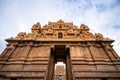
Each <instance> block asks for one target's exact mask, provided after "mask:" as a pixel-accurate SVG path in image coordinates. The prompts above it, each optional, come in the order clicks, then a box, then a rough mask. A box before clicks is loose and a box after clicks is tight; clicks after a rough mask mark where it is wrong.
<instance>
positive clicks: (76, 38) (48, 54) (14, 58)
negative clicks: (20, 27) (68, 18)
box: [0, 20, 120, 80]
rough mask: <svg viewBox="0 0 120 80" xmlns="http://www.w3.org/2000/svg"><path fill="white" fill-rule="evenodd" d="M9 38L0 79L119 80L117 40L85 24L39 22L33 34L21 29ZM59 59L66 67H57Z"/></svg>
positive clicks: (119, 63)
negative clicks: (91, 30) (42, 23)
mask: <svg viewBox="0 0 120 80" xmlns="http://www.w3.org/2000/svg"><path fill="white" fill-rule="evenodd" d="M6 41H7V42H8V44H7V47H6V48H5V50H4V51H3V52H2V54H1V55H0V80H120V57H119V56H118V55H117V53H116V52H115V51H114V49H113V47H112V45H111V43H112V42H114V40H111V39H109V38H104V37H103V35H102V34H100V33H95V34H93V33H91V32H89V27H88V26H86V25H84V24H81V26H80V28H78V26H75V25H74V24H73V23H72V22H64V21H62V20H59V21H57V22H48V24H47V25H45V26H43V27H41V25H40V23H36V24H34V25H33V26H32V28H31V33H26V32H20V33H19V34H18V35H17V36H16V37H12V38H9V39H6ZM57 62H63V63H64V64H65V66H59V67H57V68H56V69H55V64H56V63H57ZM64 67H65V69H64ZM55 70H56V71H55ZM57 71H59V72H57ZM62 75H63V76H62Z"/></svg>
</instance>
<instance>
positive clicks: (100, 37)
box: [95, 33, 103, 39]
mask: <svg viewBox="0 0 120 80" xmlns="http://www.w3.org/2000/svg"><path fill="white" fill-rule="evenodd" d="M95 38H96V39H103V35H102V34H100V33H95Z"/></svg>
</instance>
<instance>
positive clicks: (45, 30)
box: [16, 20, 110, 40]
mask: <svg viewBox="0 0 120 80" xmlns="http://www.w3.org/2000/svg"><path fill="white" fill-rule="evenodd" d="M58 33H62V39H80V40H81V39H83V40H84V39H85V40H90V39H92V40H102V39H103V40H110V39H109V38H104V37H103V35H102V34H100V33H95V34H93V33H91V32H89V27H88V26H87V25H84V24H81V26H80V28H78V27H77V26H75V25H73V23H72V22H69V23H68V22H64V21H62V20H59V21H57V22H49V23H48V25H44V26H43V27H42V28H41V25H40V23H36V24H34V25H33V26H32V28H31V33H28V34H26V33H25V32H20V33H19V34H18V35H17V37H16V38H17V39H41V38H43V39H44V38H46V39H47V38H49V39H50V38H51V39H58Z"/></svg>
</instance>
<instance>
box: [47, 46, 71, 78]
mask: <svg viewBox="0 0 120 80" xmlns="http://www.w3.org/2000/svg"><path fill="white" fill-rule="evenodd" d="M59 61H60V62H63V63H65V65H66V74H65V75H66V79H65V80H73V79H72V69H71V61H70V53H69V48H66V46H65V45H55V46H54V48H51V56H50V60H49V68H48V77H47V80H50V79H51V80H54V76H55V75H54V72H55V71H54V70H55V64H56V63H57V62H59Z"/></svg>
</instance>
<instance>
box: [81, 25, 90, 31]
mask: <svg viewBox="0 0 120 80" xmlns="http://www.w3.org/2000/svg"><path fill="white" fill-rule="evenodd" d="M80 30H87V31H89V28H88V26H87V25H84V24H81V26H80Z"/></svg>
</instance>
